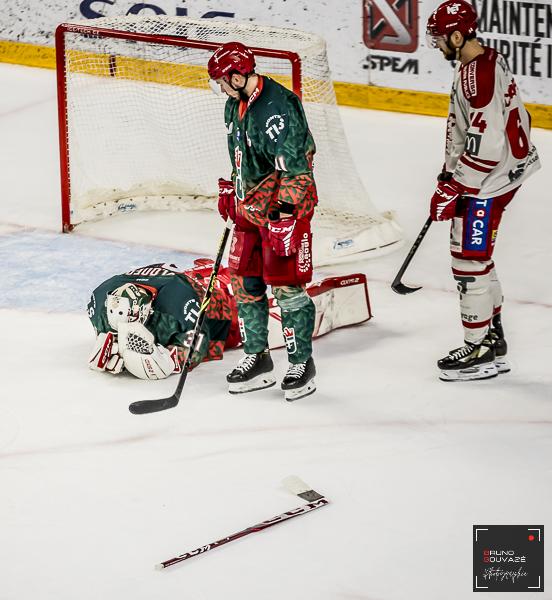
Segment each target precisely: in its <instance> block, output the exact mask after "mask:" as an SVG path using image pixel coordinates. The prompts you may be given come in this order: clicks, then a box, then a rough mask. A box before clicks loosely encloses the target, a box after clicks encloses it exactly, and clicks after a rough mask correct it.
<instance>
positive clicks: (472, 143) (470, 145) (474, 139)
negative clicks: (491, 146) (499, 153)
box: [465, 133, 481, 156]
mask: <svg viewBox="0 0 552 600" xmlns="http://www.w3.org/2000/svg"><path fill="white" fill-rule="evenodd" d="M480 148H481V135H479V134H478V133H468V134H467V135H466V145H465V149H466V152H467V153H468V154H469V155H471V156H478V155H479V149H480Z"/></svg>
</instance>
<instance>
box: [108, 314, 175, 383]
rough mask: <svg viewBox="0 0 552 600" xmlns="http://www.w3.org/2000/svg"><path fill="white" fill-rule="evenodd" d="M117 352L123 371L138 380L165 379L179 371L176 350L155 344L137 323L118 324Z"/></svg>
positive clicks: (149, 334) (143, 326) (151, 337)
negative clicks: (121, 359) (122, 362)
mask: <svg viewBox="0 0 552 600" xmlns="http://www.w3.org/2000/svg"><path fill="white" fill-rule="evenodd" d="M118 330H119V352H120V354H121V356H122V357H123V361H124V364H125V369H126V370H127V371H129V372H130V373H132V374H133V375H134V376H135V377H138V378H139V379H165V378H166V377H168V376H169V375H171V374H172V373H175V372H179V371H180V363H179V362H178V358H177V353H176V349H173V350H172V351H171V350H168V349H167V348H165V347H164V346H161V345H160V344H156V343H155V337H154V335H153V333H151V331H149V330H148V329H147V327H146V326H145V325H143V324H142V323H139V322H138V321H133V322H130V323H120V324H119V329H118Z"/></svg>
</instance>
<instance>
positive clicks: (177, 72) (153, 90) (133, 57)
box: [64, 17, 401, 264]
mask: <svg viewBox="0 0 552 600" xmlns="http://www.w3.org/2000/svg"><path fill="white" fill-rule="evenodd" d="M80 25H83V26H84V25H87V26H88V27H87V28H86V30H87V32H86V34H83V33H82V31H81V32H77V31H66V32H65V35H64V37H65V68H64V72H65V96H66V102H67V110H66V123H67V152H68V156H69V173H70V176H69V181H70V197H69V199H68V202H69V207H70V211H71V217H70V221H71V224H72V225H74V224H78V223H79V222H82V221H86V220H91V219H96V218H102V217H105V216H106V215H109V214H114V213H116V212H121V211H126V210H135V209H142V208H151V209H160V208H169V209H188V208H190V207H194V208H196V207H198V206H200V207H214V206H215V203H214V202H213V198H214V197H215V196H216V195H217V179H218V177H229V176H230V170H231V167H230V161H229V158H228V152H227V146H226V131H225V127H224V119H223V115H224V103H225V98H224V97H220V96H216V95H215V94H213V93H212V91H211V90H210V88H209V85H208V75H207V69H206V66H207V62H208V60H209V57H210V56H211V53H212V50H207V49H201V48H196V47H191V46H173V45H168V44H167V43H162V40H161V39H159V36H177V37H179V38H186V39H188V40H196V41H201V42H215V43H224V42H228V41H240V42H242V43H244V44H246V45H248V46H252V47H257V48H269V49H278V50H286V51H292V52H296V53H298V54H299V56H300V57H301V70H302V95H303V103H304V107H305V112H306V114H307V118H308V121H309V126H310V128H311V131H312V133H313V136H314V139H315V142H316V146H317V153H316V156H315V178H316V182H317V186H318V191H319V196H320V204H319V208H318V210H317V216H316V221H315V234H316V235H315V240H317V241H318V244H317V248H318V251H317V255H318V256H317V258H318V260H317V262H318V264H321V263H324V262H331V261H333V260H335V259H339V258H340V257H342V256H348V255H350V254H353V253H357V252H364V251H367V250H378V249H379V250H381V249H382V248H385V247H388V246H390V245H393V244H395V243H396V242H397V241H399V240H400V239H401V231H400V228H399V227H398V226H397V225H396V223H395V222H394V221H393V219H392V217H390V216H389V215H387V216H383V215H381V214H380V213H379V212H378V211H377V210H376V208H375V207H374V205H373V204H372V203H371V201H370V199H369V197H368V195H367V193H366V191H365V189H364V188H363V186H362V183H361V181H360V179H359V176H358V174H357V172H356V170H355V168H354V165H353V162H352V160H351V156H350V154H349V149H348V146H347V143H346V139H345V135H344V132H343V127H342V124H341V120H340V117H339V112H338V110H337V106H336V100H335V93H334V89H333V84H332V81H331V78H330V72H329V67H328V61H327V56H326V48H325V43H324V41H323V40H322V39H321V38H319V37H318V36H316V35H312V34H307V33H303V32H299V31H295V30H291V29H279V28H269V27H261V26H259V25H252V24H243V23H237V22H235V21H219V20H207V19H205V20H201V21H194V20H191V19H184V18H181V17H119V18H101V19H95V20H94V21H93V27H90V21H88V22H87V23H86V24H85V23H81V24H80ZM96 28H98V29H99V28H101V29H108V30H112V31H113V32H121V31H124V32H130V33H144V34H148V36H151V38H150V37H148V41H147V42H144V41H136V40H131V39H125V38H115V37H103V36H98V35H95V34H94V31H93V30H94V29H96ZM75 29H78V27H76V28H75ZM256 61H257V72H259V73H264V74H268V75H270V76H272V77H274V78H275V79H276V80H278V81H279V82H280V83H283V84H284V85H286V86H287V87H290V88H292V78H291V74H292V70H291V64H290V62H289V61H288V60H284V59H281V58H265V57H259V56H257V57H256Z"/></svg>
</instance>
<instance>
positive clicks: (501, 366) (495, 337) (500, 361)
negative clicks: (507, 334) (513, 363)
mask: <svg viewBox="0 0 552 600" xmlns="http://www.w3.org/2000/svg"><path fill="white" fill-rule="evenodd" d="M487 337H489V338H490V340H491V342H492V344H493V346H494V351H495V365H496V368H497V369H498V373H499V374H500V373H509V372H510V364H509V362H508V359H507V358H506V354H507V353H508V344H507V343H506V340H505V339H504V329H503V328H502V321H501V318H500V313H499V314H498V315H495V316H494V317H493V321H492V323H491V328H490V329H489V333H488V334H487Z"/></svg>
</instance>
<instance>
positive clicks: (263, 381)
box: [228, 373, 276, 394]
mask: <svg viewBox="0 0 552 600" xmlns="http://www.w3.org/2000/svg"><path fill="white" fill-rule="evenodd" d="M275 384H276V377H274V375H273V374H272V373H261V374H260V375H257V377H253V379H250V380H249V381H242V382H239V383H229V384H228V392H229V393H230V394H247V393H248V392H256V391H257V390H264V389H265V388H269V387H272V386H273V385H275Z"/></svg>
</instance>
